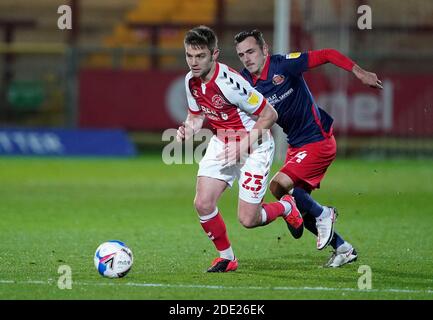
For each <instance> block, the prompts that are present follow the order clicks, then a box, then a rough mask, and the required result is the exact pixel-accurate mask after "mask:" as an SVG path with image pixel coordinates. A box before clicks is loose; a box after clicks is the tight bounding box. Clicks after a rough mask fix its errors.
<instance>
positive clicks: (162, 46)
mask: <svg viewBox="0 0 433 320" xmlns="http://www.w3.org/2000/svg"><path fill="white" fill-rule="evenodd" d="M283 1H284V0H283ZM287 1H288V5H289V12H290V17H289V18H290V19H289V21H290V26H289V28H288V30H287V35H288V37H289V39H290V43H289V51H290V52H295V51H307V50H314V49H321V48H335V49H338V50H340V51H341V52H343V53H344V54H346V55H348V56H349V57H351V58H352V59H353V60H355V61H356V62H357V63H358V64H359V65H360V66H361V67H363V68H364V69H366V70H369V71H372V72H375V73H377V74H378V76H379V78H380V79H381V80H382V81H383V83H384V89H383V90H381V91H379V90H373V89H371V88H368V87H364V86H363V85H362V84H361V83H359V81H358V80H357V79H355V78H354V76H353V75H352V74H350V73H348V72H345V71H343V70H339V69H338V68H336V67H335V66H331V65H326V66H322V67H319V68H317V69H315V70H312V71H310V72H307V73H306V74H305V78H306V80H307V83H308V84H309V86H310V89H311V91H312V93H313V95H314V96H315V98H316V101H317V102H318V103H319V105H321V106H322V108H324V109H326V110H328V111H329V112H330V114H331V115H332V116H333V117H334V119H335V121H336V122H335V132H336V135H337V139H338V145H339V153H340V154H341V155H343V156H352V155H356V156H358V155H361V156H369V157H389V156H409V157H432V156H433V1H430V0H414V1H410V2H409V1H404V2H403V1H393V0H363V1H361V0H290V1H289V0H287ZM276 2H277V1H275V2H274V1H263V0H182V1H177V0H164V1H159V0H122V1H121V0H86V1H80V0H69V1H67V0H65V1H58V0H38V1H34V2H30V1H28V0H26V1H23V0H2V1H1V2H0V150H2V151H3V153H5V150H6V149H7V146H8V145H9V146H10V145H11V144H16V143H17V141H16V140H17V135H16V134H14V133H10V132H9V131H8V130H11V128H14V130H28V129H29V128H39V129H41V128H42V129H47V128H48V129H49V128H57V129H59V128H64V129H68V130H71V129H116V130H119V129H120V130H123V131H124V132H125V133H126V134H127V135H128V137H129V138H130V139H131V140H132V141H133V142H134V144H135V145H136V146H137V147H138V148H139V150H140V151H146V150H150V149H152V148H160V147H161V145H162V143H163V142H162V141H161V133H162V132H163V131H164V130H165V129H167V128H176V127H177V126H178V124H179V123H180V122H181V121H183V120H184V118H185V116H186V106H187V104H186V96H185V88H184V76H185V74H186V72H187V71H188V69H187V65H186V62H185V58H184V48H183V37H184V34H185V32H186V31H187V30H188V29H190V28H191V27H193V26H196V25H199V24H206V25H208V26H211V27H213V28H214V30H215V31H216V32H217V34H218V36H219V41H220V43H219V46H220V48H221V50H222V54H221V56H220V61H222V62H224V63H226V64H228V65H230V66H232V67H234V68H237V69H240V68H241V64H240V62H239V60H238V58H237V56H236V52H235V49H234V46H233V37H234V35H235V34H236V33H238V32H239V31H242V30H244V29H252V28H258V29H260V30H262V31H263V33H264V35H265V38H266V40H267V42H268V44H269V45H270V47H271V48H272V47H273V41H274V20H275V6H276V4H275V3H276ZM64 4H66V5H69V6H70V7H71V8H72V29H71V30H60V29H59V28H58V27H57V20H58V19H59V17H60V14H59V13H58V12H57V9H58V7H59V6H60V5H64ZM360 5H368V6H370V7H371V9H372V27H373V28H372V29H371V30H360V29H358V26H357V21H358V18H359V14H358V13H357V8H358V7H359V6H360ZM23 132H25V131H23ZM25 139H29V138H28V137H27V138H25ZM32 143H35V142H32ZM6 151H7V150H6ZM0 154H2V152H0Z"/></svg>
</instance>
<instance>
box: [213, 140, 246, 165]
mask: <svg viewBox="0 0 433 320" xmlns="http://www.w3.org/2000/svg"><path fill="white" fill-rule="evenodd" d="M247 154H248V144H247V143H246V142H245V141H230V142H228V143H227V144H225V145H224V150H223V152H221V153H220V154H219V155H218V156H217V159H218V160H220V161H222V162H223V167H230V166H233V165H235V164H237V163H240V162H241V161H242V160H244V159H245V157H246V156H247Z"/></svg>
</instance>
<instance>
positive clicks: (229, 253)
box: [219, 246, 235, 261]
mask: <svg viewBox="0 0 433 320" xmlns="http://www.w3.org/2000/svg"><path fill="white" fill-rule="evenodd" d="M219 253H220V258H223V259H228V260H231V261H233V260H235V254H234V253H233V249H232V247H231V246H230V247H228V248H227V249H225V250H223V251H220V252H219Z"/></svg>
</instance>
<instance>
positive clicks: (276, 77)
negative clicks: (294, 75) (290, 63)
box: [272, 74, 285, 86]
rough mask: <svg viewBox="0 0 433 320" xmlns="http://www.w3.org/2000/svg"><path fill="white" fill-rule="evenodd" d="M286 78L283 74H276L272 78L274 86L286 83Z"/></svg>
mask: <svg viewBox="0 0 433 320" xmlns="http://www.w3.org/2000/svg"><path fill="white" fill-rule="evenodd" d="M284 79H285V78H284V76H283V75H282V74H274V76H273V77H272V83H273V84H274V86H278V85H280V84H282V83H283V82H284Z"/></svg>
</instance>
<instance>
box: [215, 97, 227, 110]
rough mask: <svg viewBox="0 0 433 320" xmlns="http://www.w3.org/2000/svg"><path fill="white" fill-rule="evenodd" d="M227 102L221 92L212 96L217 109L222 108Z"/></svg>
mask: <svg viewBox="0 0 433 320" xmlns="http://www.w3.org/2000/svg"><path fill="white" fill-rule="evenodd" d="M225 104H226V102H225V100H224V98H223V97H221V96H220V95H219V94H216V95H214V96H213V97H212V105H213V106H214V107H215V108H217V109H222V108H223V107H224V105H225Z"/></svg>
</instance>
